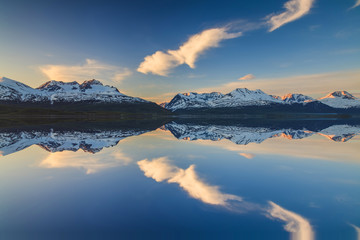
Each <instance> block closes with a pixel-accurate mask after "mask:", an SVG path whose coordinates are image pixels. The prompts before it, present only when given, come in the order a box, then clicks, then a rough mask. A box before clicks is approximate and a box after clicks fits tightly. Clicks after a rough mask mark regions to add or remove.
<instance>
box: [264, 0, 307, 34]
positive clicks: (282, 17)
mask: <svg viewBox="0 0 360 240" xmlns="http://www.w3.org/2000/svg"><path fill="white" fill-rule="evenodd" d="M313 3H314V0H290V1H288V2H286V3H285V4H284V8H285V9H286V10H285V11H284V12H282V13H280V14H277V15H275V14H271V15H269V16H268V17H267V24H269V25H270V29H269V32H272V31H274V30H275V29H277V28H279V27H281V26H282V25H284V24H286V23H289V22H292V21H295V20H296V19H299V18H301V17H302V16H304V15H306V14H307V13H309V11H310V9H311V7H312V5H313Z"/></svg>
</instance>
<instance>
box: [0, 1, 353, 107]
mask: <svg viewBox="0 0 360 240" xmlns="http://www.w3.org/2000/svg"><path fill="white" fill-rule="evenodd" d="M359 43H360V0H341V1H340V0H273V1H268V0H256V1H250V0H237V1H235V0H222V1H210V0H206V1H205V0H197V1H193V0H182V1H175V0H154V1H145V0H133V1H104V0H102V1H98V0H87V1H83V0H78V1H67V0H61V1H59V0H33V1H25V0H0V76H4V77H8V78H11V79H14V80H17V81H20V82H23V83H25V84H27V85H29V86H31V87H38V86H39V85H41V84H42V83H44V82H46V81H48V80H57V81H64V82H68V81H78V82H83V81H84V80H88V79H93V78H95V79H99V80H101V81H102V82H103V83H104V84H107V85H112V86H115V87H117V88H118V89H119V90H120V91H121V92H123V93H125V94H128V95H131V96H137V97H142V98H145V99H147V100H151V101H155V102H158V103H160V102H163V101H169V100H170V99H171V98H172V97H173V96H174V95H175V94H176V93H179V92H190V91H193V92H212V91H219V92H223V93H227V92H230V91H232V90H234V89H235V88H243V87H246V88H249V89H252V90H255V89H261V90H263V91H264V92H266V93H269V94H276V95H285V94H287V93H303V94H306V95H309V96H312V97H321V96H324V95H326V94H327V93H329V92H332V91H335V90H346V91H348V92H350V93H353V94H354V95H355V96H358V97H360V44H359Z"/></svg>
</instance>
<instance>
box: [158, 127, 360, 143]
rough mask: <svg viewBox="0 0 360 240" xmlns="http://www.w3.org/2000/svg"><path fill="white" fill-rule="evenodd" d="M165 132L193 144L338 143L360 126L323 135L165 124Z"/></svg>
mask: <svg viewBox="0 0 360 240" xmlns="http://www.w3.org/2000/svg"><path fill="white" fill-rule="evenodd" d="M163 129H164V130H168V131H170V132H171V133H172V134H173V135H174V136H175V137H176V138H177V139H182V140H190V141H194V140H199V139H201V140H211V141H219V140H223V139H227V140H230V141H231V142H233V143H235V144H239V145H247V144H249V143H262V142H263V141H265V140H266V139H269V138H275V137H284V138H287V139H290V140H294V139H303V138H307V137H309V136H312V135H314V134H319V135H321V136H325V137H326V138H328V139H330V140H333V141H336V142H345V141H348V140H349V139H351V138H352V137H354V136H356V135H359V134H360V126H350V125H346V124H344V125H334V126H331V127H328V128H326V129H323V130H321V131H319V132H317V131H310V130H307V129H306V128H303V129H292V128H279V129H273V128H268V127H243V126H226V125H199V124H179V123H175V122H171V123H168V124H165V126H164V127H163Z"/></svg>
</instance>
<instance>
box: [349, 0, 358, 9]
mask: <svg viewBox="0 0 360 240" xmlns="http://www.w3.org/2000/svg"><path fill="white" fill-rule="evenodd" d="M358 6H360V0H356V2H355V4H354V6H352V7H351V8H356V7H358ZM351 8H350V9H351Z"/></svg>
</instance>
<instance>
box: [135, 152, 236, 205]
mask: <svg viewBox="0 0 360 240" xmlns="http://www.w3.org/2000/svg"><path fill="white" fill-rule="evenodd" d="M138 165H139V167H140V169H141V170H142V171H143V172H144V174H145V176H147V177H149V178H153V179H154V180H155V181H157V182H162V181H167V182H168V183H177V184H179V186H180V187H181V188H182V189H184V190H185V191H186V192H187V193H188V194H189V195H190V196H191V197H193V198H195V199H198V200H201V201H202V202H204V203H207V204H213V205H221V206H227V205H228V204H229V202H228V201H230V200H234V201H240V202H241V201H242V198H241V197H239V196H236V195H231V194H224V193H222V192H221V191H220V190H219V187H217V186H212V185H209V184H207V183H206V182H205V181H203V180H202V179H200V178H199V176H198V175H197V173H196V172H195V165H190V167H188V168H187V169H182V168H179V167H177V166H174V165H172V164H171V163H170V161H169V159H168V158H167V157H161V158H155V159H153V160H151V161H150V160H148V159H144V160H141V161H139V162H138Z"/></svg>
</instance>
